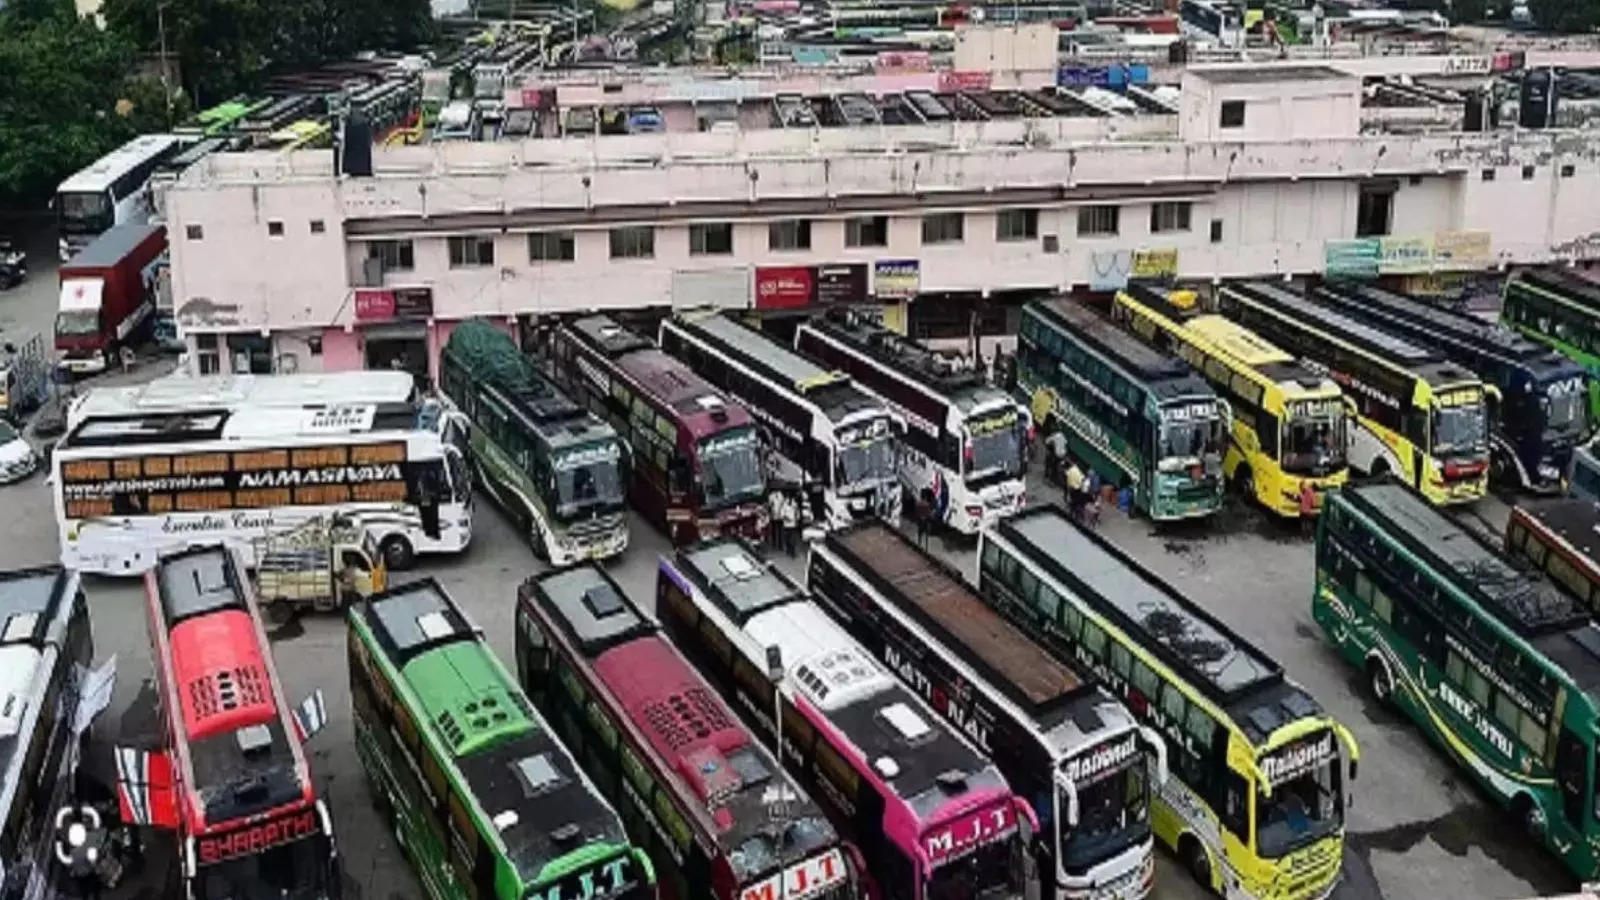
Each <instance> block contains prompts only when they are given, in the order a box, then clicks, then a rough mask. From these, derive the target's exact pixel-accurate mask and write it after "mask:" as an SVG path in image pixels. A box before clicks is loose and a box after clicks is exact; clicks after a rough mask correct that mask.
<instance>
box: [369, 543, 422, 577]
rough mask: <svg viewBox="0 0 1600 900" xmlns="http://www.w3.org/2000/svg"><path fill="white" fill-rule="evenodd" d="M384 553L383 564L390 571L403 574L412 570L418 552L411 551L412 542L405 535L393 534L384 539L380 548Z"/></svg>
mask: <svg viewBox="0 0 1600 900" xmlns="http://www.w3.org/2000/svg"><path fill="white" fill-rule="evenodd" d="M378 550H379V551H380V552H381V553H383V563H384V565H386V566H388V567H389V569H390V571H394V572H402V571H405V570H406V569H409V568H411V564H412V563H413V562H415V561H416V559H417V554H416V551H415V550H413V549H411V542H410V541H408V540H406V539H405V537H404V536H403V535H398V534H391V535H389V536H388V537H386V538H384V539H383V544H382V545H380V546H379V547H378Z"/></svg>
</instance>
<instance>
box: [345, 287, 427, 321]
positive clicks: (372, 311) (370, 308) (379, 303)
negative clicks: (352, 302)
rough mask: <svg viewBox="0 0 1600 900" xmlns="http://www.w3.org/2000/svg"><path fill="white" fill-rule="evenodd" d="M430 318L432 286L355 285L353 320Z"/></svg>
mask: <svg viewBox="0 0 1600 900" xmlns="http://www.w3.org/2000/svg"><path fill="white" fill-rule="evenodd" d="M431 318H433V288H429V287H409V288H356V321H357V322H392V321H395V320H397V319H399V320H419V319H431Z"/></svg>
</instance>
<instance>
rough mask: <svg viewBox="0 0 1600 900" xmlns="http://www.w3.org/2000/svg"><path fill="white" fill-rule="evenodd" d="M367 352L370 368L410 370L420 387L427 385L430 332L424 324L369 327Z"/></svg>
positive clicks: (368, 366)
mask: <svg viewBox="0 0 1600 900" xmlns="http://www.w3.org/2000/svg"><path fill="white" fill-rule="evenodd" d="M366 354H367V368H369V369H392V370H395V371H398V372H410V373H411V377H412V378H414V379H416V382H417V386H418V387H419V388H425V387H426V386H427V385H428V332H427V328H426V327H425V326H423V325H422V324H420V323H418V324H416V325H389V326H381V327H370V328H368V329H367V331H366Z"/></svg>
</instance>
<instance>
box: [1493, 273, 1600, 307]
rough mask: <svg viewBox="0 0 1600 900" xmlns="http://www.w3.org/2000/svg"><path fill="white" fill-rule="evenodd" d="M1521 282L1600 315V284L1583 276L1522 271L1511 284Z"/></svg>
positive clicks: (1513, 277) (1513, 278)
mask: <svg viewBox="0 0 1600 900" xmlns="http://www.w3.org/2000/svg"><path fill="white" fill-rule="evenodd" d="M1519 281H1522V282H1526V283H1528V284H1530V285H1533V286H1534V287H1537V288H1541V289H1543V290H1546V291H1549V292H1550V293H1553V294H1558V295H1560V296H1561V297H1562V298H1563V299H1565V300H1568V301H1571V302H1572V303H1574V304H1576V305H1578V306H1582V307H1584V308H1586V309H1588V310H1590V311H1591V312H1594V313H1596V314H1600V283H1596V282H1594V281H1591V280H1589V279H1588V278H1585V277H1583V276H1582V275H1577V274H1574V273H1572V272H1567V271H1565V270H1563V269H1556V268H1533V269H1521V270H1519V271H1518V272H1517V274H1515V275H1513V276H1511V282H1510V283H1511V284H1515V283H1517V282H1519Z"/></svg>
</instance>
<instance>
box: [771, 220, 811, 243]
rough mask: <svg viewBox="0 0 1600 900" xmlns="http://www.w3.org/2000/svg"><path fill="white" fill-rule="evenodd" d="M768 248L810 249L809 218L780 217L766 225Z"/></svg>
mask: <svg viewBox="0 0 1600 900" xmlns="http://www.w3.org/2000/svg"><path fill="white" fill-rule="evenodd" d="M767 249H768V250H810V249H811V220H810V219H781V220H779V221H777V222H772V223H770V224H769V225H767Z"/></svg>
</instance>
